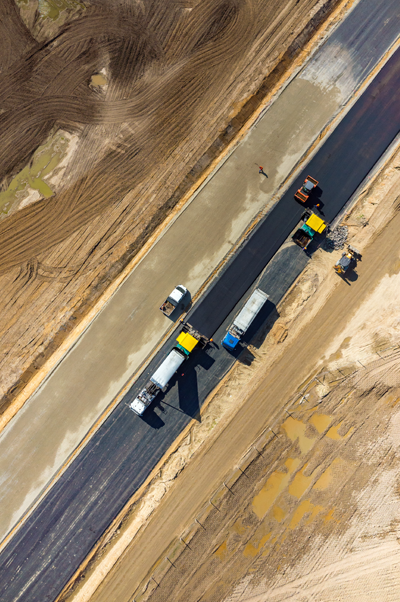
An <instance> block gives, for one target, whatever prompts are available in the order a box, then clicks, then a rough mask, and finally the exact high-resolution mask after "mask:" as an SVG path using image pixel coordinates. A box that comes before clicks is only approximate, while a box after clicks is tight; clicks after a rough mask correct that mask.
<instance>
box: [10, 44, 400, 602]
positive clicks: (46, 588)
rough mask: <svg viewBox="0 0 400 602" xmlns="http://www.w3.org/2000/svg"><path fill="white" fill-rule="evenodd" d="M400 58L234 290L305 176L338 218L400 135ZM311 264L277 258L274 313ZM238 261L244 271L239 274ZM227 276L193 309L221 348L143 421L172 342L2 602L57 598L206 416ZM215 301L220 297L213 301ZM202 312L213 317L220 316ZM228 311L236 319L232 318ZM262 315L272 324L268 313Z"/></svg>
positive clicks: (290, 255)
mask: <svg viewBox="0 0 400 602" xmlns="http://www.w3.org/2000/svg"><path fill="white" fill-rule="evenodd" d="M399 56H400V55H399V52H397V53H396V54H395V55H394V57H393V58H392V59H391V60H390V61H389V63H388V64H387V65H386V66H385V67H384V69H383V70H382V72H381V74H380V75H378V77H377V78H376V79H375V80H374V82H373V83H372V84H371V86H370V87H369V88H368V90H367V91H366V92H365V94H364V95H363V97H362V98H361V99H360V100H359V101H358V102H357V104H356V105H355V106H354V107H353V109H352V111H351V112H350V113H349V114H348V115H347V117H346V118H345V119H344V120H343V122H342V123H341V124H340V125H339V126H338V128H337V130H336V131H335V132H334V133H333V134H332V135H331V136H330V138H329V139H328V140H327V142H326V143H325V144H324V146H323V147H322V148H321V150H320V151H319V152H318V154H317V155H316V156H315V158H314V159H313V160H312V161H311V163H310V164H309V166H308V167H307V169H306V170H305V171H304V172H303V174H301V176H299V178H298V180H297V181H296V183H295V184H294V185H293V186H292V188H291V189H290V190H289V191H288V193H287V194H286V195H285V196H284V197H283V198H282V200H281V201H280V202H279V204H278V205H277V206H276V208H275V209H274V210H273V211H272V212H271V213H270V214H269V215H268V216H267V218H266V219H265V220H264V222H263V223H262V224H261V225H260V226H259V227H258V229H257V231H256V233H255V235H254V236H253V237H252V238H251V239H250V240H249V241H248V242H247V243H246V244H245V245H244V246H243V248H242V251H241V253H240V254H238V255H237V256H236V257H239V258H240V259H236V257H235V258H234V259H233V260H232V262H231V263H230V264H229V266H227V268H226V271H225V274H226V273H228V274H229V273H230V274H231V273H232V272H230V270H234V271H235V273H236V286H237V288H240V291H242V292H241V295H243V294H244V293H246V291H247V293H246V297H245V298H247V296H248V294H250V291H249V287H250V286H251V285H253V286H254V285H255V282H254V281H255V279H256V278H258V277H259V275H260V273H261V271H262V269H263V267H264V266H265V265H266V263H267V262H268V261H269V260H270V258H271V257H272V255H273V254H274V253H275V252H276V251H277V249H278V247H279V246H280V245H281V244H282V242H283V241H284V239H285V238H286V237H287V236H288V234H289V233H290V231H291V230H292V229H293V228H294V227H295V225H296V223H297V221H298V219H299V217H300V215H301V213H302V211H303V208H302V207H301V206H299V205H297V204H296V202H295V201H294V199H293V193H294V191H295V189H296V188H297V187H298V186H299V185H300V183H301V181H302V180H303V179H304V177H305V176H306V175H307V173H310V174H311V175H314V176H315V177H316V178H317V179H319V180H320V183H321V191H322V192H321V195H320V196H321V199H322V200H323V202H324V203H325V207H324V208H323V211H324V212H325V215H326V218H327V219H328V220H330V219H332V218H333V217H334V216H335V215H336V214H337V213H338V211H340V209H341V208H342V207H343V205H344V204H345V202H346V201H347V199H348V198H349V196H351V194H352V192H353V191H354V190H355V189H356V188H357V186H358V184H359V183H360V182H361V180H362V179H363V178H364V177H365V176H366V174H367V173H368V171H369V170H370V168H371V167H372V166H373V164H374V163H375V161H376V160H377V159H378V158H379V156H380V155H381V154H382V153H383V151H384V150H385V149H386V147H387V146H388V144H389V143H390V142H391V141H392V139H393V138H394V137H395V135H396V134H397V133H398V131H399V129H400V103H399V83H400V82H399V79H400V60H399ZM266 224H267V225H266ZM235 262H237V263H235ZM306 262H307V257H306V255H305V254H304V253H303V252H302V251H301V250H300V249H299V248H298V247H296V246H294V245H292V246H289V247H286V248H284V249H282V250H281V251H280V252H279V253H278V254H277V255H276V257H275V258H274V260H273V261H272V263H271V264H270V265H268V267H267V268H266V270H265V273H264V274H263V276H262V278H261V280H260V283H259V285H260V287H261V288H262V289H263V290H265V291H266V292H267V293H268V294H269V295H271V303H269V304H268V306H267V310H266V312H268V311H270V312H272V311H275V309H274V307H275V306H274V303H275V304H276V303H278V301H279V300H280V298H281V297H282V295H283V294H284V292H285V291H286V290H287V287H288V286H290V284H291V283H292V282H293V280H294V278H296V276H297V275H298V274H299V272H300V271H301V270H302V269H303V267H304V265H305V263H306ZM233 265H235V266H236V267H235V268H232V266H233ZM250 268H251V269H250ZM225 278H226V280H225V281H224V280H223V279H224V275H222V277H221V278H220V279H219V281H218V282H220V281H221V282H222V283H223V284H222V285H221V286H222V287H223V288H222V289H221V290H223V291H224V294H223V295H222V296H220V293H219V291H218V287H217V286H214V287H213V289H212V291H214V292H212V294H208V295H206V296H205V297H204V299H203V300H201V301H200V303H199V306H198V308H194V311H193V313H192V316H196V312H197V318H196V320H197V321H198V323H201V324H205V325H206V326H207V328H208V329H209V331H210V332H211V331H212V332H211V334H213V335H214V340H215V343H214V344H213V345H212V346H210V347H209V348H208V349H206V350H203V351H201V350H197V351H195V352H194V353H193V354H192V357H191V358H190V359H189V360H188V361H187V362H186V363H185V364H184V366H183V368H182V372H181V374H179V375H178V376H177V377H176V378H175V379H174V380H173V382H172V383H171V386H170V388H169V390H168V391H167V393H166V394H165V395H164V396H160V397H159V399H158V400H157V403H156V404H155V405H154V406H153V407H152V408H151V409H150V410H149V412H148V413H147V415H145V417H144V419H142V420H141V419H140V418H138V417H137V416H136V415H135V414H133V413H132V412H131V411H130V410H129V409H128V408H127V407H126V405H125V404H126V403H127V402H128V401H129V400H130V399H132V397H134V396H135V395H136V394H137V392H138V390H139V389H140V388H141V387H142V386H143V384H144V382H145V381H146V380H147V378H148V375H149V373H150V372H153V371H154V368H155V367H156V365H158V364H159V363H160V362H161V361H162V359H163V357H165V354H166V353H167V352H168V350H169V349H170V348H171V347H172V346H173V339H171V340H170V341H168V343H166V345H165V346H164V348H163V349H162V350H161V352H160V354H158V355H157V357H156V358H155V360H154V362H153V363H152V365H151V366H150V367H149V369H148V370H147V371H146V373H144V374H143V375H142V376H141V377H140V379H139V380H138V382H137V383H135V385H134V387H132V389H131V391H129V393H128V394H127V396H126V398H125V399H124V400H123V401H122V402H121V403H120V404H119V405H118V407H116V408H115V410H114V411H113V412H112V414H111V415H110V416H109V418H108V419H107V420H106V421H105V423H104V424H103V425H102V427H101V428H100V429H99V431H98V432H97V433H96V434H95V435H94V436H93V438H92V439H91V441H90V442H89V443H88V445H87V446H86V447H85V448H84V449H83V451H82V452H81V454H80V455H79V456H78V457H77V458H76V460H75V461H74V462H73V463H72V464H71V466H70V467H69V468H68V470H67V471H66V472H65V474H64V475H63V476H62V477H61V478H60V480H59V481H58V482H57V483H56V484H55V485H54V487H53V488H52V489H51V490H50V491H49V493H48V494H47V496H46V497H45V499H44V500H43V501H42V503H41V504H40V505H39V506H38V508H37V509H36V510H35V511H34V512H33V513H32V515H31V516H30V517H29V518H28V519H27V521H26V523H25V525H24V527H23V529H20V531H19V532H17V533H16V535H15V536H14V537H13V538H12V539H11V541H10V542H9V544H8V545H7V546H6V548H5V549H4V550H3V551H2V552H1V554H0V565H1V567H2V568H1V573H0V599H1V600H2V601H4V602H11V601H16V600H24V601H27V602H36V601H37V602H43V601H45V600H54V598H55V597H56V596H57V594H59V592H60V591H61V589H62V588H63V586H64V585H65V584H66V583H67V581H68V580H69V578H70V577H71V576H72V575H73V573H74V572H75V570H76V569H77V567H78V566H79V564H80V563H81V561H82V560H83V559H84V558H85V556H86V555H87V553H88V552H89V551H90V549H91V548H92V547H93V545H94V544H95V542H96V541H97V540H98V538H99V537H100V536H101V534H102V533H103V532H104V530H105V529H106V528H107V526H108V525H109V524H110V522H111V521H112V519H113V518H114V517H115V516H116V514H117V513H118V511H119V510H120V509H121V508H122V507H123V506H124V504H125V503H126V502H127V501H128V499H129V498H130V497H131V496H132V494H133V493H134V492H135V491H136V490H137V488H138V487H139V486H140V485H141V484H142V483H143V481H144V480H145V478H146V477H147V475H148V474H149V472H150V471H151V470H152V468H153V467H154V466H155V464H156V463H157V462H158V460H159V459H160V457H161V456H162V455H163V454H164V452H165V451H166V450H167V449H168V448H169V447H170V445H171V444H172V442H173V441H174V440H175V438H176V436H177V435H178V434H179V433H180V432H181V430H182V428H184V426H185V425H186V424H188V422H189V421H190V419H191V417H197V419H199V418H198V410H199V407H200V406H201V404H202V403H203V401H204V400H205V398H206V397H207V395H208V394H209V392H210V391H212V389H213V388H214V386H215V385H216V384H217V383H218V382H219V380H220V379H221V377H222V375H223V374H225V373H226V371H227V370H228V369H229V368H230V367H231V366H232V364H233V361H234V359H235V358H233V357H232V356H231V355H230V354H229V353H228V352H226V351H225V350H224V349H221V348H220V340H221V339H222V337H223V335H224V333H225V331H226V328H227V326H228V325H229V323H230V321H231V319H232V317H233V315H234V314H235V313H236V311H237V309H238V307H239V306H241V305H242V304H243V302H244V300H242V301H239V298H238V297H237V294H236V297H234V299H236V301H235V303H233V301H232V298H231V294H233V289H232V277H231V275H230V276H229V278H228V277H227V276H225ZM213 295H215V297H213ZM226 295H228V296H229V298H228V299H227V297H226ZM210 299H214V301H213V303H212V304H210ZM216 300H217V301H216ZM216 302H217V303H222V305H223V307H222V309H221V308H220V307H219V306H218V307H216V306H215V305H214V303H216ZM238 302H239V303H238ZM237 303H238V305H236V304H237ZM235 305H236V308H235V307H234V306H235ZM203 307H207V308H208V311H211V312H213V318H212V320H210V318H209V316H208V315H207V313H206V312H205V311H204V310H203ZM227 308H229V311H230V312H231V314H230V316H229V317H228V318H227V319H224V318H225V316H226V313H227V311H228V310H227ZM262 317H263V319H264V320H265V318H266V317H267V316H266V313H264V316H262ZM192 320H193V318H191V320H190V321H191V322H192ZM259 326H261V325H260V324H259ZM215 331H216V332H215ZM182 373H183V376H182Z"/></svg>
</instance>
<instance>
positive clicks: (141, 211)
mask: <svg viewBox="0 0 400 602" xmlns="http://www.w3.org/2000/svg"><path fill="white" fill-rule="evenodd" d="M337 3H338V2H336V0H326V1H322V0H319V1H317V0H301V1H300V2H295V1H294V0H293V2H290V3H287V2H285V1H284V0H280V1H275V0H274V1H268V2H266V1H261V0H229V1H227V0H218V1H217V2H216V1H215V0H202V1H199V0H182V1H181V0H180V1H176V2H168V3H165V2H161V1H160V0H151V1H147V2H146V3H140V2H137V3H136V2H128V1H126V2H118V3H114V4H112V6H111V5H110V3H109V2H100V1H92V2H78V1H76V0H63V1H62V2H54V1H53V0H46V1H43V2H41V3H38V1H37V0H27V1H25V0H20V1H19V2H18V4H15V3H14V1H13V0H5V1H4V2H2V3H1V9H0V11H2V13H1V14H2V16H3V17H4V18H2V19H0V27H1V35H0V39H1V44H2V46H1V49H0V50H1V53H2V70H1V73H0V84H1V85H0V127H1V131H2V144H1V149H0V177H1V182H2V183H1V188H0V190H1V192H0V211H1V212H2V214H1V217H2V218H3V219H1V221H0V265H1V268H0V287H1V290H2V296H1V305H0V308H1V322H0V348H1V356H0V367H1V377H0V396H2V399H3V403H2V409H3V410H4V408H5V407H6V406H7V404H8V403H9V402H10V400H11V399H12V397H13V396H14V395H15V394H16V393H17V392H18V391H20V390H21V389H22V388H23V386H24V385H25V384H26V382H28V381H29V379H30V378H31V377H32V376H33V375H34V374H35V372H36V371H37V370H38V368H40V367H41V366H42V365H43V363H44V362H45V360H46V359H47V358H48V357H49V355H50V354H51V353H52V352H53V351H54V350H55V349H56V348H57V347H58V346H59V345H60V343H61V342H62V340H63V339H64V338H65V337H66V335H67V334H68V332H70V331H71V330H72V329H73V327H74V326H75V325H76V324H77V322H78V321H79V320H80V319H82V317H83V316H84V315H85V313H86V312H87V311H88V310H89V309H90V307H91V306H93V304H94V303H95V302H96V300H97V299H98V298H99V296H100V295H101V293H102V292H103V291H104V290H105V289H106V288H107V286H108V285H109V283H110V282H111V281H112V280H113V279H114V278H115V277H116V275H117V274H118V273H120V272H121V270H122V269H123V268H124V267H125V266H126V265H127V264H128V262H129V261H130V260H131V259H132V258H133V257H134V256H135V254H136V253H137V251H138V250H139V249H140V248H141V247H142V246H143V244H144V242H145V241H146V240H147V239H148V238H149V237H150V235H151V233H152V232H154V230H155V229H156V228H157V227H158V226H159V225H160V224H161V223H162V221H163V220H164V218H165V216H166V215H167V214H168V212H170V211H171V210H172V208H173V207H174V205H176V203H177V202H178V201H179V199H180V198H181V197H182V196H183V194H184V193H185V191H187V190H188V189H189V188H190V186H192V185H193V183H194V182H195V181H197V179H198V178H199V175H200V174H201V173H202V172H203V171H204V169H205V168H206V167H207V166H208V165H210V164H211V162H212V161H213V160H214V159H215V158H216V157H217V156H218V154H219V153H220V152H221V149H223V148H225V147H226V145H227V144H228V143H229V142H230V141H231V140H232V138H233V137H234V135H235V134H236V133H237V131H238V129H240V127H241V125H243V123H244V122H245V120H246V119H247V118H248V117H249V116H250V115H251V113H252V112H253V111H254V109H255V107H256V106H257V103H260V102H261V100H262V98H265V95H266V94H268V90H269V89H270V88H271V86H272V85H273V84H274V82H276V79H277V78H279V77H280V76H281V75H282V73H283V72H284V71H285V69H286V68H288V67H289V66H290V62H291V60H292V59H293V57H295V56H296V52H299V51H300V47H301V43H303V42H305V41H307V40H308V39H309V38H310V36H311V35H312V33H313V30H314V29H315V27H317V26H318V24H319V23H320V22H322V21H323V19H324V18H325V17H326V16H327V14H328V13H329V11H330V10H331V9H332V8H333V7H334V6H335V5H336V4H337ZM312 17H314V20H312V21H311V25H310V24H309V23H310V19H311V18H312ZM307 24H309V26H308V27H305V26H306V25H307ZM299 36H300V38H299ZM286 50H287V52H286V54H285V51H286ZM3 57H4V58H3ZM268 76H269V79H268ZM257 90H259V92H258V96H257ZM249 99H250V100H249ZM246 101H248V102H247V103H246Z"/></svg>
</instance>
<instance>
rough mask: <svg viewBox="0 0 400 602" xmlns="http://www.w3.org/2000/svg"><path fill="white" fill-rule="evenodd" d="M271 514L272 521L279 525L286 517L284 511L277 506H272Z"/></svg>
mask: <svg viewBox="0 0 400 602" xmlns="http://www.w3.org/2000/svg"><path fill="white" fill-rule="evenodd" d="M272 514H273V515H274V519H275V520H276V521H277V522H278V523H281V522H282V521H283V519H284V518H285V516H286V511H285V510H283V508H280V507H279V506H274V508H273V510H272Z"/></svg>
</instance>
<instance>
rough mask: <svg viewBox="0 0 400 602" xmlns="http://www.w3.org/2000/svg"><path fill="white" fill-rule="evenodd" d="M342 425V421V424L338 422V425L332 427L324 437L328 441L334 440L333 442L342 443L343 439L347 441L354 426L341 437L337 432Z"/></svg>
mask: <svg viewBox="0 0 400 602" xmlns="http://www.w3.org/2000/svg"><path fill="white" fill-rule="evenodd" d="M342 424H343V420H342V422H339V424H337V425H336V426H332V427H331V428H330V429H329V431H328V432H327V433H326V436H327V437H329V439H334V440H335V441H342V440H343V439H347V438H348V437H350V435H351V433H352V432H353V431H354V426H352V427H351V428H349V430H348V431H347V433H346V434H345V435H343V436H342V435H339V433H338V430H339V429H340V427H341V426H342Z"/></svg>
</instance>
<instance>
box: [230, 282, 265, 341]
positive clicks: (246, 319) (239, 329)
mask: <svg viewBox="0 0 400 602" xmlns="http://www.w3.org/2000/svg"><path fill="white" fill-rule="evenodd" d="M268 296H269V295H267V294H266V293H263V291H261V290H260V289H259V288H257V289H256V290H255V291H254V292H253V294H252V295H251V297H250V298H249V299H248V301H247V303H246V305H245V306H244V307H243V309H242V310H241V311H240V312H239V313H238V315H237V316H236V318H235V319H234V321H233V324H232V326H231V327H230V328H229V330H228V332H227V333H226V335H225V336H224V338H223V340H222V345H223V346H224V347H225V348H226V349H228V350H229V351H233V350H234V349H235V348H236V346H237V344H238V343H239V341H240V339H241V337H242V336H243V335H244V333H245V332H246V331H247V329H248V328H249V326H250V324H251V323H252V322H253V320H254V318H255V317H256V315H257V314H258V312H259V311H260V310H261V308H262V307H263V305H264V303H265V302H266V301H267V299H268Z"/></svg>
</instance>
